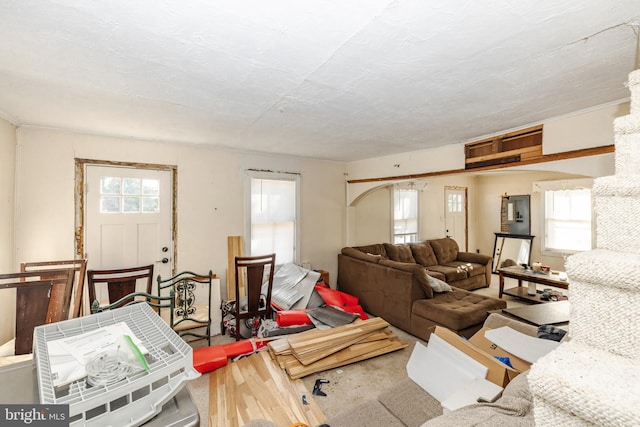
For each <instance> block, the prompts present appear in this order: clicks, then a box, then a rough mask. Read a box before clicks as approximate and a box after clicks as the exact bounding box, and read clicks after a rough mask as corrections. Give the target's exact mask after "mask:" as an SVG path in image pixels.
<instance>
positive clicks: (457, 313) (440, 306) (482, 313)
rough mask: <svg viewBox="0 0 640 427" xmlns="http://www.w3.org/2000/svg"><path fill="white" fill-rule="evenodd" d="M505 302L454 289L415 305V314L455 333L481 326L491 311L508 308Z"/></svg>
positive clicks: (417, 302) (416, 302) (419, 301)
mask: <svg viewBox="0 0 640 427" xmlns="http://www.w3.org/2000/svg"><path fill="white" fill-rule="evenodd" d="M506 306H507V303H506V302H505V301H504V300H500V299H497V298H491V297H487V296H484V295H478V294H474V293H471V292H467V291H463V290H461V289H457V288H453V290H452V291H451V292H444V293H439V294H435V295H434V297H433V298H432V299H423V300H418V301H415V302H414V303H413V314H415V315H417V316H420V317H424V318H425V319H429V320H431V321H432V322H435V323H438V324H440V325H443V326H445V327H447V328H449V329H452V330H454V331H461V330H463V329H466V328H468V327H470V326H473V325H477V324H481V323H482V322H484V320H485V319H486V318H487V314H488V313H487V312H488V311H490V310H499V309H502V308H506Z"/></svg>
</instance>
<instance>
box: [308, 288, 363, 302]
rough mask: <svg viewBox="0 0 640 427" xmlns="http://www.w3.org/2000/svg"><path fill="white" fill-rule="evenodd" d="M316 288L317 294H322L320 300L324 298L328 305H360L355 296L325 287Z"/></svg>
mask: <svg viewBox="0 0 640 427" xmlns="http://www.w3.org/2000/svg"><path fill="white" fill-rule="evenodd" d="M315 288H316V292H318V294H320V298H322V299H323V300H324V302H325V303H326V304H327V305H335V306H337V307H347V306H351V305H358V297H355V296H353V295H350V294H347V293H345V292H340V291H337V290H335V289H331V288H329V287H327V286H323V285H316V286H315Z"/></svg>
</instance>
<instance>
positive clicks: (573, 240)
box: [534, 180, 593, 255]
mask: <svg viewBox="0 0 640 427" xmlns="http://www.w3.org/2000/svg"><path fill="white" fill-rule="evenodd" d="M592 182H593V181H592V180H566V181H542V182H538V183H535V184H534V188H537V189H538V190H539V191H540V192H541V193H542V197H541V200H542V204H543V209H542V210H543V226H544V233H543V234H542V239H541V240H542V241H541V247H542V251H543V253H546V254H548V255H554V254H555V255H566V254H571V253H576V252H582V251H588V250H591V249H592V246H593V244H592V242H593V220H592V219H593V214H592V210H593V208H592V203H591V185H592Z"/></svg>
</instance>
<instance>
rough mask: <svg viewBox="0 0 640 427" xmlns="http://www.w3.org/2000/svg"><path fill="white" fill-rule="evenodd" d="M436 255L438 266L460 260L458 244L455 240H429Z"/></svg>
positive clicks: (447, 238) (446, 238)
mask: <svg viewBox="0 0 640 427" xmlns="http://www.w3.org/2000/svg"><path fill="white" fill-rule="evenodd" d="M428 242H429V244H430V245H431V247H432V248H433V252H434V253H435V254H436V258H437V259H438V264H449V263H450V262H452V261H455V260H456V259H458V252H459V248H458V243H456V241H455V240H453V239H451V238H449V237H445V238H443V239H434V240H428Z"/></svg>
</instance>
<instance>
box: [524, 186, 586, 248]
mask: <svg viewBox="0 0 640 427" xmlns="http://www.w3.org/2000/svg"><path fill="white" fill-rule="evenodd" d="M581 189H588V190H592V189H593V179H592V178H585V179H566V180H557V181H539V182H534V183H533V191H534V192H537V193H539V195H540V227H539V228H540V233H539V235H540V254H541V255H544V256H550V257H566V256H567V255H571V254H575V253H579V252H584V251H587V250H591V249H593V248H595V245H596V221H595V211H594V200H593V192H592V193H591V248H589V249H585V250H572V249H556V248H549V247H547V214H546V211H547V209H546V198H547V197H546V192H547V191H560V190H581Z"/></svg>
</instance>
